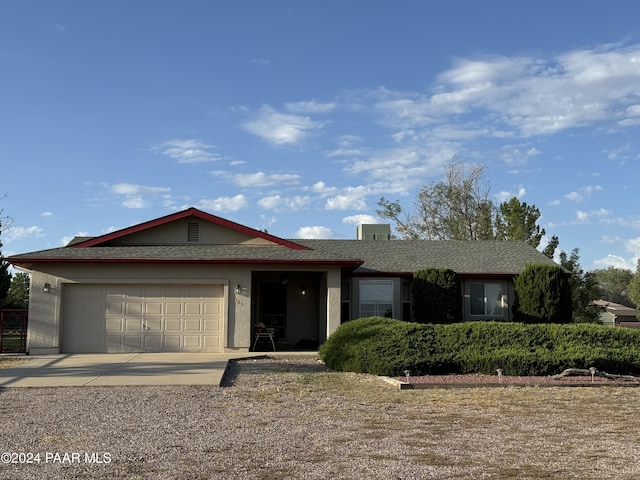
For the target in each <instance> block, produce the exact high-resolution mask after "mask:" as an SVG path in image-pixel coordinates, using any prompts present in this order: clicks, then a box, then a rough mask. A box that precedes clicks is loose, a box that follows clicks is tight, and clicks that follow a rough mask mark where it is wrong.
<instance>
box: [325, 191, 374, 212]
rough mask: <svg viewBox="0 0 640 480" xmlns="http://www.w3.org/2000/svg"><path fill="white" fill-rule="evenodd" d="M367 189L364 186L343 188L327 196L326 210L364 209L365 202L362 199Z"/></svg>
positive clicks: (366, 193)
mask: <svg viewBox="0 0 640 480" xmlns="http://www.w3.org/2000/svg"><path fill="white" fill-rule="evenodd" d="M369 193H370V192H369V189H368V188H367V187H364V186H360V187H347V188H343V189H342V190H341V191H340V193H339V194H338V195H335V196H333V197H331V198H328V199H327V201H326V203H325V207H324V208H325V209H326V210H365V209H366V208H367V203H366V201H365V199H364V197H365V196H366V195H368V194H369Z"/></svg>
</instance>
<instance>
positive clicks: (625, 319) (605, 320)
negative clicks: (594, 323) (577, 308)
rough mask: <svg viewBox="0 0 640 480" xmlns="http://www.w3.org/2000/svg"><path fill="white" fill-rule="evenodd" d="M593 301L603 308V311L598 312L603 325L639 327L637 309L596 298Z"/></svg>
mask: <svg viewBox="0 0 640 480" xmlns="http://www.w3.org/2000/svg"><path fill="white" fill-rule="evenodd" d="M593 303H594V304H596V305H598V306H600V307H602V308H603V311H602V312H601V313H600V321H601V322H602V324H603V325H609V326H611V327H632V328H640V321H638V310H636V309H635V308H631V307H627V306H625V305H621V304H619V303H613V302H609V301H607V300H596V301H595V302H593Z"/></svg>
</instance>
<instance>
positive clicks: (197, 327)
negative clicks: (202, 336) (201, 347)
mask: <svg viewBox="0 0 640 480" xmlns="http://www.w3.org/2000/svg"><path fill="white" fill-rule="evenodd" d="M201 330H202V321H201V320H200V319H199V318H185V319H184V331H185V332H200V331H201Z"/></svg>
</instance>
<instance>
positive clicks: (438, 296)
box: [411, 268, 462, 323]
mask: <svg viewBox="0 0 640 480" xmlns="http://www.w3.org/2000/svg"><path fill="white" fill-rule="evenodd" d="M411 296H412V298H413V314H414V316H415V318H416V320H417V321H418V322H421V323H455V322H461V321H462V286H461V283H460V278H459V277H458V274H457V273H456V272H454V271H453V270H447V269H444V268H428V269H425V270H419V271H417V272H415V273H414V274H413V282H411Z"/></svg>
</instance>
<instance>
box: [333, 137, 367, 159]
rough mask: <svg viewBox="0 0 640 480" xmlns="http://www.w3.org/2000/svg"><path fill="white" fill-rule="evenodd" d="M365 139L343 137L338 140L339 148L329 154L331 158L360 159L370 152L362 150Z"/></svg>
mask: <svg viewBox="0 0 640 480" xmlns="http://www.w3.org/2000/svg"><path fill="white" fill-rule="evenodd" d="M362 142H363V139H362V138H361V137H358V136H356V135H342V136H340V138H338V142H337V143H338V148H336V149H334V150H331V151H330V152H328V153H327V156H328V157H329V158H332V157H360V156H362V155H365V154H366V153H367V152H368V149H366V148H362V147H361V146H360V145H361V144H362Z"/></svg>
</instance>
